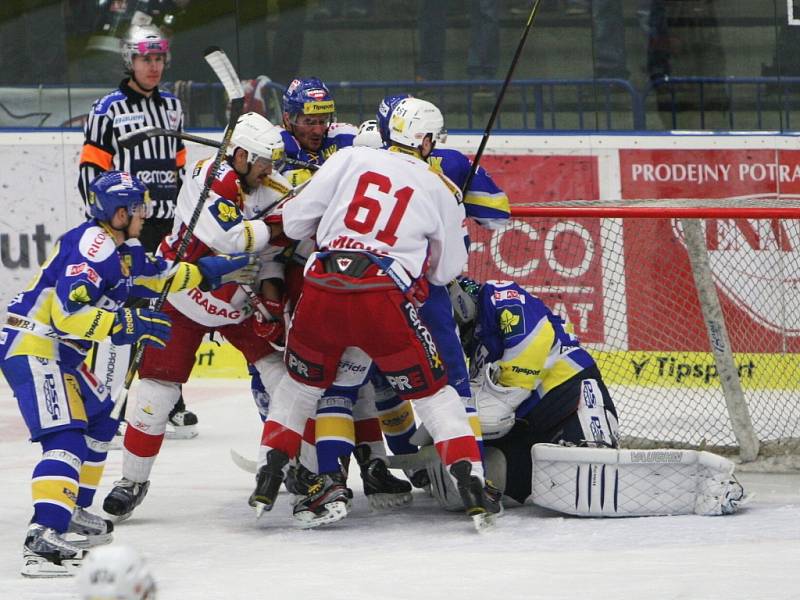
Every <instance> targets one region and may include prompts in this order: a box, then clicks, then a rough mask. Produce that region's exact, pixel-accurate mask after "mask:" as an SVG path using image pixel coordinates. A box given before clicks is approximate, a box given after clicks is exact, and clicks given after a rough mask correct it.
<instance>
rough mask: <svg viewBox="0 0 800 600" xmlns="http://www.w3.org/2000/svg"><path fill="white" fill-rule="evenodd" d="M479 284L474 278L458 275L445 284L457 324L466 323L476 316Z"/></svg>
mask: <svg viewBox="0 0 800 600" xmlns="http://www.w3.org/2000/svg"><path fill="white" fill-rule="evenodd" d="M480 291H481V284H480V282H478V281H475V280H474V279H470V278H469V277H464V276H463V275H459V276H458V277H456V278H455V279H454V280H453V281H451V282H450V283H449V284H448V286H447V292H448V294H449V295H450V302H451V303H452V305H453V313H454V314H455V317H456V322H457V323H458V324H459V325H466V324H468V323H471V322H472V321H474V320H475V318H476V317H477V316H478V294H479V293H480Z"/></svg>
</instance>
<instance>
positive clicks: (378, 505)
mask: <svg viewBox="0 0 800 600" xmlns="http://www.w3.org/2000/svg"><path fill="white" fill-rule="evenodd" d="M413 500H414V497H413V496H412V495H411V492H404V493H402V494H370V495H369V496H367V503H368V504H369V507H370V510H391V509H393V508H405V507H406V506H408V505H409V504H411V503H412V502H413Z"/></svg>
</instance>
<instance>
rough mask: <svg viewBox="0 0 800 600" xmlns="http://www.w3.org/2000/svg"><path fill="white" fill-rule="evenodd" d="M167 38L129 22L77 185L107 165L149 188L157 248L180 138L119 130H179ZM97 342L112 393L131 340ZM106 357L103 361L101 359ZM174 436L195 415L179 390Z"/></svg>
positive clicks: (187, 429) (168, 212)
mask: <svg viewBox="0 0 800 600" xmlns="http://www.w3.org/2000/svg"><path fill="white" fill-rule="evenodd" d="M169 59H170V52H169V40H168V39H167V38H166V37H165V36H164V35H163V33H162V32H161V30H160V29H159V28H158V27H156V26H155V25H141V26H135V25H134V26H131V28H130V30H129V31H128V34H127V35H126V37H125V39H124V41H123V43H122V61H123V63H124V65H125V70H126V73H127V75H128V77H126V78H125V79H123V80H122V82H121V83H120V84H119V88H117V89H116V90H114V91H113V92H111V93H110V94H108V95H107V96H104V97H103V98H100V99H98V100H96V101H95V102H94V104H92V108H91V110H90V112H89V118H88V120H87V122H86V126H85V128H84V135H85V139H84V142H83V149H82V150H81V158H80V167H79V169H80V176H79V179H78V189H79V190H80V193H81V196H82V197H83V199H84V202H85V201H86V198H87V195H88V190H89V184H90V183H91V182H92V180H93V179H94V178H95V177H96V176H97V175H98V174H100V173H102V172H104V171H109V170H111V169H118V170H121V171H128V172H130V173H132V174H133V175H135V176H136V177H138V178H139V179H140V180H141V181H142V182H143V183H144V184H145V185H146V186H147V188H148V190H149V191H150V197H151V199H152V203H153V215H152V217H150V218H148V219H147V220H146V221H145V225H144V229H143V230H142V234H141V236H140V237H139V240H140V242H141V243H142V245H143V246H144V247H145V249H146V250H147V251H148V252H155V251H156V249H157V248H158V245H159V244H160V243H161V240H162V239H163V237H164V236H165V235H167V234H169V233H170V232H171V231H172V220H173V217H174V216H175V201H176V199H177V197H178V190H179V188H180V185H181V181H182V179H183V172H184V167H185V165H186V148H185V147H184V145H183V141H182V140H180V139H178V138H174V137H155V138H151V139H147V140H145V141H143V142H142V143H140V144H138V145H137V146H135V147H133V148H120V147H119V138H120V137H121V136H122V135H124V134H126V133H130V132H132V131H136V130H137V129H141V128H143V127H152V126H155V127H160V128H162V129H169V130H177V131H183V107H182V106H181V101H180V100H179V99H178V98H177V97H175V96H173V95H172V94H170V93H168V92H163V91H161V90H159V89H158V85H159V84H160V83H161V78H162V76H163V74H164V69H166V67H167V66H168V65H169ZM109 346H110V345H100V346H99V347H98V348H97V350H96V352H95V360H94V365H93V368H94V369H95V371H96V372H97V373H98V375H99V376H101V378H103V373H104V372H105V373H106V375H105V381H106V383H107V384H108V385H109V387H110V388H111V390H112V393H114V392H115V391H116V390H117V389H119V387H121V385H122V381H124V378H125V370H126V367H127V365H128V363H129V360H130V359H129V357H128V356H127V354H128V353H129V352H130V347H129V346H125V347H122V348H116V347H114V346H110V347H109ZM103 365H106V366H103ZM170 423H171V424H172V425H173V427H174V428H175V437H187V438H188V437H194V436H195V435H196V427H195V425H196V424H197V417H196V416H195V415H194V414H193V413H191V412H189V411H187V410H186V405H185V404H184V402H183V397H181V399H180V400H179V402H178V404H177V405H176V406H175V408H174V409H173V411H172V413H170Z"/></svg>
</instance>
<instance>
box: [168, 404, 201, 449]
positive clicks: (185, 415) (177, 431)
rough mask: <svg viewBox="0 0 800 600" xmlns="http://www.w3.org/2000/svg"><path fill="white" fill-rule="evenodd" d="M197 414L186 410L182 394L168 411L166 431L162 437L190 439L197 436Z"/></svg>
mask: <svg viewBox="0 0 800 600" xmlns="http://www.w3.org/2000/svg"><path fill="white" fill-rule="evenodd" d="M198 433H199V432H198V431H197V415H196V414H194V413H193V412H192V411H190V410H186V405H185V404H184V403H183V396H181V397H180V399H179V400H178V403H177V404H176V405H175V408H173V409H172V412H171V413H169V420H168V421H167V431H166V433H165V434H164V437H165V438H167V439H168V440H190V439H192V438H195V437H197V435H198Z"/></svg>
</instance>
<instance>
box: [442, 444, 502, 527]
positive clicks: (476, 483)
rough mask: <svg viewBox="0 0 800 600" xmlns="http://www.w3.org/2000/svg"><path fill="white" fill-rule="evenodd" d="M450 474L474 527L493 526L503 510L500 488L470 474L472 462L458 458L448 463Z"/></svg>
mask: <svg viewBox="0 0 800 600" xmlns="http://www.w3.org/2000/svg"><path fill="white" fill-rule="evenodd" d="M450 474H451V475H452V476H453V478H455V480H456V487H457V488H458V493H459V495H460V496H461V502H463V504H464V509H465V510H466V512H467V516H469V517H471V518H472V522H473V523H474V525H475V529H477V530H478V531H484V530H485V529H489V528H491V527H493V526H494V524H495V521H496V518H497V516H498V515H499V514H501V513H502V512H503V505H502V503H501V501H500V499H501V497H502V494H501V493H500V490H498V489H497V488H495V487H494V486H493V485H491V484H490V483H487V484H486V485H485V486H484V484H482V483H481V480H480V479H478V478H477V477H475V476H473V475H472V464H471V463H470V462H469V461H467V460H460V461H458V462H456V463H453V464H452V465H450Z"/></svg>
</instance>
